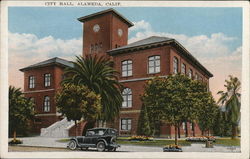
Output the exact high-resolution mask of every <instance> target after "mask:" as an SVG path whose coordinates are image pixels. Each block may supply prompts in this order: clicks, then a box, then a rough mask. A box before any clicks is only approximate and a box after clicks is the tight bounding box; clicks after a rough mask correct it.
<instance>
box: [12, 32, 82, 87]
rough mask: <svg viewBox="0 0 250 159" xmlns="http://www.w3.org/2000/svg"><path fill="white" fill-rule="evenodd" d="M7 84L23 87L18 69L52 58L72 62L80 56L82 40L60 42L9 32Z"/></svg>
mask: <svg viewBox="0 0 250 159" xmlns="http://www.w3.org/2000/svg"><path fill="white" fill-rule="evenodd" d="M8 40H9V50H8V52H9V53H8V56H9V84H10V85H15V86H16V87H21V88H22V87H23V73H22V72H20V71H19V69H20V68H23V67H26V66H29V65H31V64H34V63H37V62H41V61H43V60H47V59H49V58H53V57H61V58H64V59H68V60H72V58H74V55H81V52H82V39H81V38H78V39H70V40H62V39H55V38H54V37H52V36H48V37H43V38H38V37H37V36H36V35H34V34H19V33H11V32H9V39H8Z"/></svg>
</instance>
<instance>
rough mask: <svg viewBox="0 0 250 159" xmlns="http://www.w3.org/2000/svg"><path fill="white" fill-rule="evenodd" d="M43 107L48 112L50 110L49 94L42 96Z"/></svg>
mask: <svg viewBox="0 0 250 159" xmlns="http://www.w3.org/2000/svg"><path fill="white" fill-rule="evenodd" d="M43 106H44V107H43V108H44V111H45V112H49V111H50V97H49V96H45V97H44V104H43Z"/></svg>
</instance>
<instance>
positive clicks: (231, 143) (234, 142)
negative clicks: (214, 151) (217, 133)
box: [215, 138, 240, 146]
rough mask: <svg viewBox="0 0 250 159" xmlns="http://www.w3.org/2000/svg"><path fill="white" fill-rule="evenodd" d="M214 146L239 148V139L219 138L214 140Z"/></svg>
mask: <svg viewBox="0 0 250 159" xmlns="http://www.w3.org/2000/svg"><path fill="white" fill-rule="evenodd" d="M215 145H218V146H219V145H221V146H240V138H237V139H233V140H232V139H231V138H219V139H216V142H215Z"/></svg>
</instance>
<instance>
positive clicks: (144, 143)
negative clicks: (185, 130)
mask: <svg viewBox="0 0 250 159" xmlns="http://www.w3.org/2000/svg"><path fill="white" fill-rule="evenodd" d="M117 143H118V144H121V145H138V146H139V145H140V146H160V147H164V146H165V145H170V144H174V140H153V141H128V140H122V139H118V140H117ZM178 144H179V145H180V146H190V145H191V143H190V142H187V141H185V140H178Z"/></svg>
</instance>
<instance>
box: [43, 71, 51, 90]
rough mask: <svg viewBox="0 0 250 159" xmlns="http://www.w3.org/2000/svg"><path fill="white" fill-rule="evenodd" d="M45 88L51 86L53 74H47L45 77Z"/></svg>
mask: <svg viewBox="0 0 250 159" xmlns="http://www.w3.org/2000/svg"><path fill="white" fill-rule="evenodd" d="M44 86H45V87H49V86H51V74H50V73H46V74H45V75H44Z"/></svg>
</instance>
